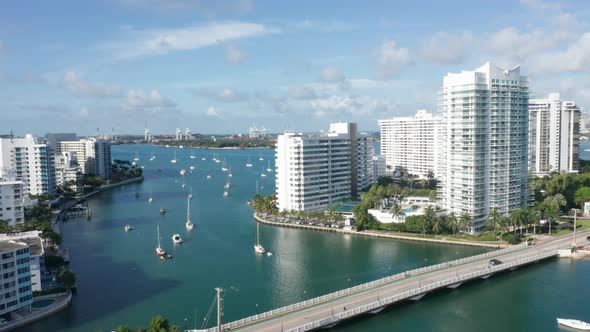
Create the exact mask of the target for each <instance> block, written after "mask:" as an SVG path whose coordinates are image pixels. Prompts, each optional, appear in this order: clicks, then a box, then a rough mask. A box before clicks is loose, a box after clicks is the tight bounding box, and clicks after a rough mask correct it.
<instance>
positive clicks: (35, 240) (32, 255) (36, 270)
mask: <svg viewBox="0 0 590 332" xmlns="http://www.w3.org/2000/svg"><path fill="white" fill-rule="evenodd" d="M40 235H41V231H30V232H22V233H15V234H10V235H8V234H0V243H4V242H14V243H22V244H25V245H27V247H28V248H29V261H30V272H31V289H32V290H33V291H41V290H46V289H48V288H49V285H50V284H51V281H52V279H53V276H52V275H51V273H49V271H47V270H46V268H45V248H44V246H43V239H41V237H40Z"/></svg>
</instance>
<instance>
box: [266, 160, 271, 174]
mask: <svg viewBox="0 0 590 332" xmlns="http://www.w3.org/2000/svg"><path fill="white" fill-rule="evenodd" d="M266 171H267V172H269V173H270V172H272V168H270V160H269V161H268V167H267V168H266Z"/></svg>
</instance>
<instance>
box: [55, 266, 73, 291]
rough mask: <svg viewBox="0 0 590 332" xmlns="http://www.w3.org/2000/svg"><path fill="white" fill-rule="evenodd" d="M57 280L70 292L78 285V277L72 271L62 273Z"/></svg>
mask: <svg viewBox="0 0 590 332" xmlns="http://www.w3.org/2000/svg"><path fill="white" fill-rule="evenodd" d="M55 279H56V280H57V281H58V282H60V283H61V284H62V285H64V287H65V288H66V289H68V290H70V289H72V288H73V287H74V286H75V285H76V275H75V274H74V272H72V271H70V270H63V271H61V272H60V273H59V274H58V275H57V276H56V277H55Z"/></svg>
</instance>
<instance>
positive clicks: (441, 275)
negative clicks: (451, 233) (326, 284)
mask: <svg viewBox="0 0 590 332" xmlns="http://www.w3.org/2000/svg"><path fill="white" fill-rule="evenodd" d="M588 235H590V231H584V232H579V233H578V235H577V237H576V238H577V243H579V244H580V243H586V244H587V243H588V241H586V237H587V236H588ZM572 242H573V236H568V237H565V238H558V239H552V240H549V241H546V242H543V243H541V244H538V245H527V244H526V243H524V244H521V245H517V246H513V247H509V248H505V249H502V250H497V251H492V252H488V253H484V254H480V255H476V256H471V257H466V258H462V259H458V260H454V261H450V262H446V263H441V264H437V265H431V266H427V267H423V268H419V269H415V270H411V271H406V272H402V273H398V274H395V275H392V276H389V277H385V278H382V279H379V280H375V281H372V282H368V283H365V284H361V285H357V286H354V287H351V288H347V289H343V290H340V291H337V292H334V293H330V294H326V295H323V296H320V297H316V298H313V299H309V300H307V301H303V302H299V303H295V304H292V305H289V306H286V307H282V308H278V309H274V310H271V311H268V312H264V313H261V314H257V315H254V316H250V317H246V318H243V319H240V320H237V321H234V322H229V323H225V324H223V325H222V326H221V331H247V332H250V331H252V332H254V331H257V332H278V331H281V332H283V331H287V332H303V331H310V330H315V329H319V328H327V327H332V326H335V325H336V324H338V323H339V322H341V321H344V320H347V319H351V318H353V317H356V316H359V315H364V314H377V313H379V312H380V311H381V310H383V309H385V308H386V307H387V306H389V305H392V304H394V303H398V302H401V301H405V300H419V299H420V298H422V297H423V296H424V295H426V294H427V293H429V292H433V291H436V290H438V289H442V288H456V287H459V286H460V285H461V284H462V283H464V282H467V281H470V280H473V279H478V278H484V279H486V278H488V277H490V276H491V275H493V274H495V273H498V272H502V271H506V270H514V269H516V268H518V267H520V266H523V265H527V264H531V263H536V262H538V261H541V260H544V259H548V258H552V257H557V255H558V250H559V249H566V248H571V246H572ZM491 259H497V260H499V261H501V262H502V263H501V264H497V265H491V264H490V260H491ZM187 331H188V332H219V328H218V327H214V328H209V329H203V330H187Z"/></svg>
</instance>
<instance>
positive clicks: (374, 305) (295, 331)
mask: <svg viewBox="0 0 590 332" xmlns="http://www.w3.org/2000/svg"><path fill="white" fill-rule="evenodd" d="M556 255H557V250H550V251H545V252H542V253H539V254H537V255H534V256H531V257H527V258H522V259H519V260H516V261H514V262H509V263H504V264H501V265H496V266H494V267H491V268H486V269H482V270H479V271H475V272H470V273H466V274H462V275H459V276H456V277H453V278H449V279H446V280H441V281H437V282H434V283H431V284H427V285H424V286H422V287H417V288H415V289H412V290H409V291H406V292H403V293H401V294H398V295H394V296H390V297H386V298H383V299H380V300H378V301H374V302H371V303H368V304H365V305H362V306H360V307H357V308H353V309H350V310H347V311H344V312H341V313H338V314H335V315H333V316H330V317H326V318H323V319H320V320H316V321H314V322H310V323H306V324H304V325H301V326H299V327H296V328H292V329H289V330H286V332H304V331H309V330H312V329H316V328H319V327H322V326H327V325H331V324H334V323H336V322H338V321H340V320H343V319H347V318H350V317H353V316H357V315H360V314H363V313H366V312H369V311H372V310H375V309H378V308H381V307H384V306H386V305H389V304H392V303H395V302H398V301H401V300H405V299H408V298H411V297H414V296H417V295H420V294H423V293H426V292H429V291H431V290H434V289H438V288H442V287H446V286H450V285H454V284H457V283H460V282H464V281H467V280H471V279H474V278H477V277H482V276H486V275H489V274H492V273H495V272H499V271H504V270H508V269H511V268H513V267H518V266H521V265H524V264H528V263H531V262H535V261H539V260H542V259H545V258H548V257H551V256H556Z"/></svg>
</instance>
